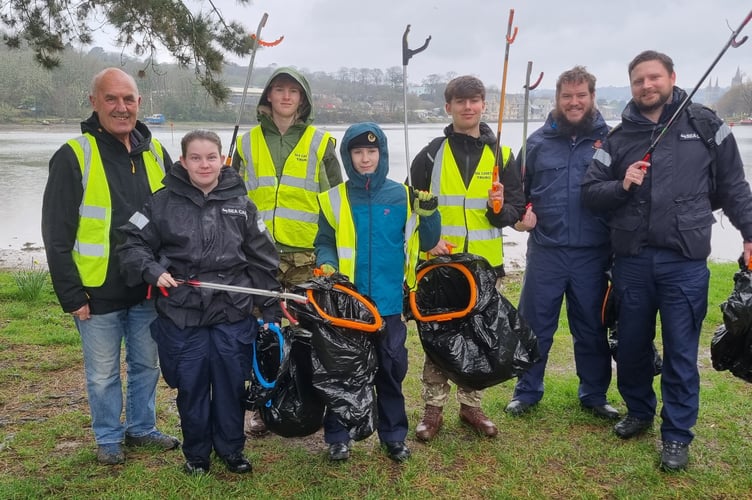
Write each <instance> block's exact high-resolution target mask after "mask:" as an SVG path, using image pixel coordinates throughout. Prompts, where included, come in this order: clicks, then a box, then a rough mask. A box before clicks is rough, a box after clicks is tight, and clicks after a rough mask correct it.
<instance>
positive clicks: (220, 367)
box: [151, 317, 258, 462]
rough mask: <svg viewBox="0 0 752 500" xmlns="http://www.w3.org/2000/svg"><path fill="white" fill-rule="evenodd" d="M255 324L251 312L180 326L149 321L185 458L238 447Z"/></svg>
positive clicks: (204, 458)
mask: <svg viewBox="0 0 752 500" xmlns="http://www.w3.org/2000/svg"><path fill="white" fill-rule="evenodd" d="M257 330H258V324H257V323H256V320H255V318H253V317H250V318H248V319H246V320H243V321H239V322H237V323H221V324H217V325H210V326H204V327H193V328H185V329H180V328H178V327H177V326H176V325H175V324H174V323H173V322H172V321H170V320H169V319H166V318H162V317H160V318H157V320H156V321H154V323H152V326H151V331H152V336H153V337H154V340H155V341H156V342H157V346H158V350H159V363H160V365H161V367H162V376H163V377H164V379H165V382H167V384H168V385H169V386H170V387H174V388H177V390H178V397H177V406H178V413H179V414H180V425H181V427H182V430H183V454H184V455H185V458H186V460H188V461H190V462H208V461H209V456H210V454H211V451H212V448H213V449H214V450H215V451H216V453H217V455H219V456H220V457H227V456H229V455H234V454H236V453H240V452H242V451H243V447H244V446H245V434H244V432H243V420H244V417H245V405H244V403H243V397H244V395H245V381H246V380H247V379H248V378H249V377H250V373H251V361H252V360H251V345H252V343H253V342H254V340H255V338H256V332H257Z"/></svg>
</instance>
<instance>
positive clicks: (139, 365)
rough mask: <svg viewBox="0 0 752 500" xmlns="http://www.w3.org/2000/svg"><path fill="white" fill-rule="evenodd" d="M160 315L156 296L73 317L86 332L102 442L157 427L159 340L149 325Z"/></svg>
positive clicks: (89, 386)
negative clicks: (123, 380) (122, 352)
mask: <svg viewBox="0 0 752 500" xmlns="http://www.w3.org/2000/svg"><path fill="white" fill-rule="evenodd" d="M156 317H157V313H156V311H155V309H154V302H153V301H144V302H141V303H140V304H137V305H135V306H133V307H130V308H128V309H122V310H120V311H115V312H112V313H108V314H93V315H92V316H91V318H90V319H88V320H85V321H81V320H79V319H77V318H74V320H75V322H76V327H77V328H78V332H79V333H80V335H81V343H82V344H83V353H84V371H85V373H86V392H87V393H88V396H89V407H90V411H91V426H92V429H93V430H94V438H95V439H96V441H97V444H98V445H104V444H113V443H121V442H122V441H123V439H124V437H125V436H124V435H125V434H126V433H127V434H128V435H129V436H134V437H140V436H144V435H146V434H149V433H150V432H152V431H154V430H156V425H155V424H156V409H155V406H156V395H157V381H158V380H159V361H158V358H157V344H156V342H154V340H153V339H152V338H151V332H150V331H149V325H151V323H152V321H154V319H155V318H156ZM123 340H125V363H126V365H127V367H126V373H127V382H126V383H127V386H126V397H125V401H126V411H125V425H123V423H122V422H121V420H120V416H121V414H122V412H123V387H122V383H121V380H120V346H121V344H122V342H123Z"/></svg>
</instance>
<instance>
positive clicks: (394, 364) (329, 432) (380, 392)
mask: <svg viewBox="0 0 752 500" xmlns="http://www.w3.org/2000/svg"><path fill="white" fill-rule="evenodd" d="M384 322H385V324H386V329H385V331H384V334H383V335H382V336H380V337H378V339H377V341H376V352H377V355H378V360H379V368H378V371H377V372H376V377H375V385H376V406H377V408H378V425H377V431H378V434H379V439H380V440H381V441H404V440H405V438H406V437H407V412H406V411H405V396H404V395H403V394H402V381H403V380H405V375H407V348H406V347H405V340H406V339H407V327H406V326H405V324H404V323H403V322H402V318H401V316H400V315H399V314H393V315H390V316H384ZM349 440H350V435H349V434H348V432H347V429H345V428H344V427H343V426H342V424H340V423H339V421H338V420H337V419H336V418H335V417H334V415H332V414H331V413H327V415H326V416H325V418H324V441H325V442H327V443H329V444H331V443H343V442H347V441H349Z"/></svg>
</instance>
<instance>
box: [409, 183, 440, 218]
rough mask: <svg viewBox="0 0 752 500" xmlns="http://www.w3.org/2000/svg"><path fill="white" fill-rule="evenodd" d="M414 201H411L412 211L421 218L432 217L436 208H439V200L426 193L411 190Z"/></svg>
mask: <svg viewBox="0 0 752 500" xmlns="http://www.w3.org/2000/svg"><path fill="white" fill-rule="evenodd" d="M413 194H414V195H415V199H414V200H413V210H414V211H415V213H416V214H418V215H420V216H421V217H428V216H430V215H433V213H434V212H435V211H436V207H438V206H439V198H438V197H437V196H435V195H432V194H431V193H430V192H428V191H420V190H418V189H414V190H413Z"/></svg>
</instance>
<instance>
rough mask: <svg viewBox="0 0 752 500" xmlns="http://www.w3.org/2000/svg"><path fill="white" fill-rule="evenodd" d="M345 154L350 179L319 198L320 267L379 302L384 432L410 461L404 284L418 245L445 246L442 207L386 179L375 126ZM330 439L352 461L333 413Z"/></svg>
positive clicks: (355, 137) (357, 134) (392, 453)
mask: <svg viewBox="0 0 752 500" xmlns="http://www.w3.org/2000/svg"><path fill="white" fill-rule="evenodd" d="M340 154H341V156H342V163H343V164H344V167H345V172H346V173H347V177H348V180H347V182H345V183H344V184H340V185H339V186H337V187H335V188H333V189H330V190H329V191H327V192H325V193H322V194H320V195H319V202H320V204H321V213H320V215H319V230H318V234H317V235H316V240H315V242H314V247H315V252H316V265H317V266H319V267H320V268H321V269H322V270H323V271H324V273H325V274H332V273H333V272H335V271H339V272H340V273H342V274H344V275H346V276H348V277H349V278H350V281H352V282H353V283H354V284H355V286H356V287H357V289H358V291H359V292H360V293H362V294H364V295H367V296H369V297H371V298H372V299H373V300H374V302H375V303H376V306H377V308H378V310H379V313H380V314H381V316H382V317H383V320H384V324H385V325H386V327H385V332H384V334H383V335H381V336H379V338H378V339H377V340H376V344H377V353H378V360H379V368H378V371H377V373H376V378H375V387H376V404H377V408H378V427H377V431H378V435H379V439H380V440H381V443H382V445H384V446H385V447H386V450H387V453H388V455H389V458H391V459H392V460H394V461H396V462H403V461H405V460H407V459H408V458H409V457H410V449H409V448H408V447H407V446H406V445H405V437H406V436H407V428H408V424H407V413H406V411H405V398H404V396H403V394H402V381H403V380H404V378H405V375H406V373H407V349H406V348H405V339H406V337H407V327H406V326H405V324H404V323H403V322H402V318H401V314H402V298H403V282H404V281H405V276H406V273H407V275H408V276H411V275H414V270H415V265H416V264H417V251H418V248H417V247H418V246H419V249H420V251H427V250H430V249H431V248H433V247H434V246H435V245H436V244H437V243H438V241H439V237H440V231H441V218H440V216H439V212H438V211H436V209H435V208H433V209H425V208H422V207H421V203H420V202H421V201H426V200H427V199H428V198H429V197H430V195H429V194H428V193H426V192H417V191H412V190H411V189H410V188H408V187H407V186H405V185H403V184H400V183H398V182H396V181H393V180H390V179H387V174H388V173H389V153H388V151H387V143H386V136H385V135H384V132H383V131H382V130H381V128H379V126H378V125H376V124H375V123H370V122H364V123H357V124H355V125H352V126H351V127H350V128H348V129H347V131H346V132H345V135H344V137H343V138H342V143H341V145H340ZM423 205H424V206H425V205H427V204H425V203H424V204H423ZM413 207H414V208H413ZM413 212H414V213H413ZM414 215H417V216H418V220H419V222H418V225H417V226H418V227H417V231H413V230H412V228H413V227H414V225H415V224H414V222H415V217H414ZM416 232H417V234H416ZM406 248H407V252H406V251H405V249H406ZM406 254H407V255H408V256H410V257H406ZM408 282H410V280H409V279H408ZM324 440H325V441H326V443H327V444H328V445H329V459H330V460H332V461H341V460H347V459H348V458H349V456H350V448H349V441H350V437H349V434H348V432H347V430H346V429H345V428H344V426H342V424H341V423H339V422H338V421H337V420H336V418H335V417H334V416H333V415H327V416H326V418H325V419H324Z"/></svg>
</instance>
